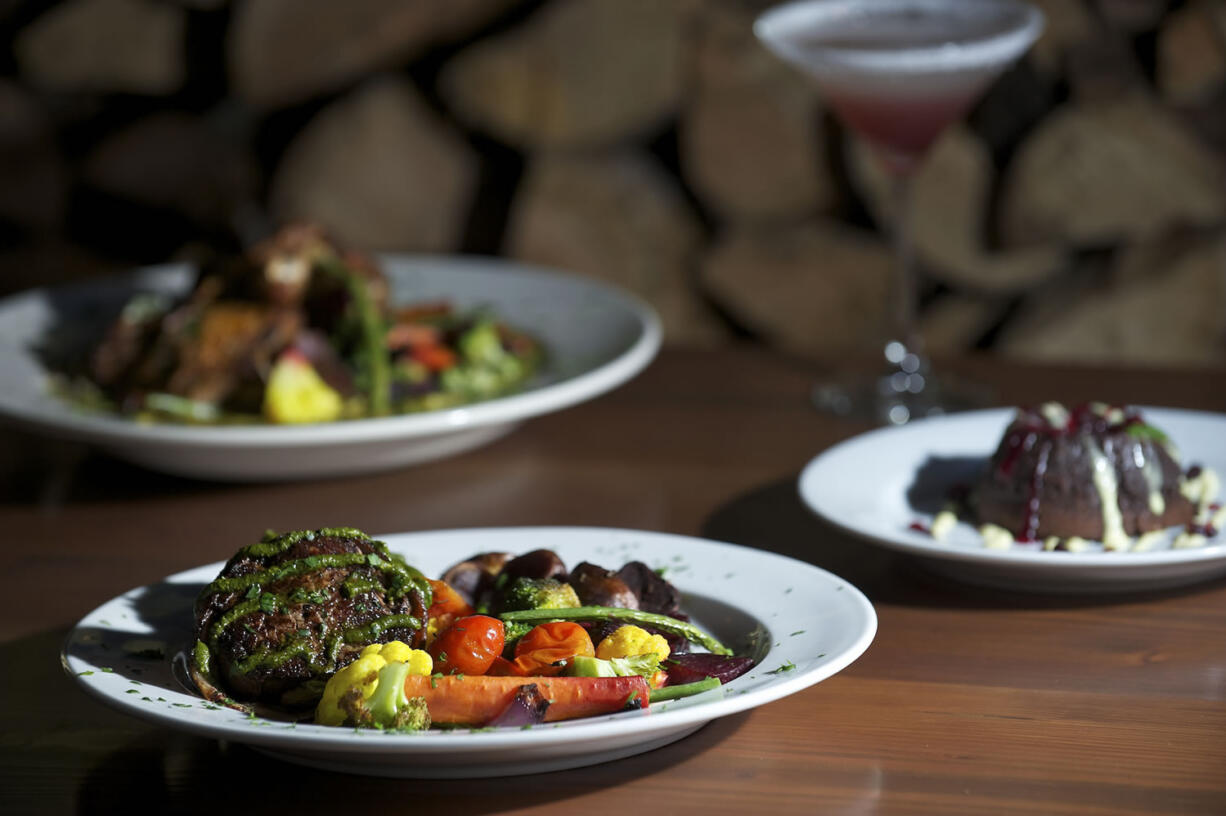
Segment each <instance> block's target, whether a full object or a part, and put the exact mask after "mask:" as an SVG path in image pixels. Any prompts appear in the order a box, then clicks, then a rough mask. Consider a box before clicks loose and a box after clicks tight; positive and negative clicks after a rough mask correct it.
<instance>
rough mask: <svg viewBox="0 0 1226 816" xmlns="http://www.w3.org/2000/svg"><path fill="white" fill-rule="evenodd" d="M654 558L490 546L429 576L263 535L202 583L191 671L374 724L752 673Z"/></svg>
mask: <svg viewBox="0 0 1226 816" xmlns="http://www.w3.org/2000/svg"><path fill="white" fill-rule="evenodd" d="M680 601H681V596H680V593H679V592H678V591H677V589H676V588H675V587H674V586H673V585H672V584H670V583H669V582H668V581H666V580H665V579H664V578H663V577H662V576H660V575H659V574H657V573H656V572H655V571H653V570H651V569H650V568H649V567H647V565H645V564H643V563H642V562H638V561H633V562H630V563H628V564H625V565H624V566H622V567H621V568H620V569H619V570H618V571H616V572H612V571H609V570H606V569H604V568H602V567H599V566H597V565H595V564H590V563H586V562H585V563H582V564H578V565H576V566H575V567H574V568H573V569H569V570H568V569H567V567H566V565H565V564H564V563H563V562H562V560H561V559H560V558H559V557H558V556H557V555H556V554H555V553H553V552H551V551H548V550H535V551H533V552H529V553H525V554H523V555H519V556H514V557H513V556H512V555H510V554H509V553H501V552H499V553H482V554H479V555H474V556H473V557H472V558H469V559H466V560H465V561H463V562H461V563H458V564H456V565H455V566H453V567H451V568H450V569H448V570H447V571H446V572H445V573H444V574H443V575H442V577H441V578H440V579H438V580H434V579H426V578H424V577H423V576H422V575H421V573H419V572H417V571H416V570H414V569H413V568H412V567H410V566H408V565H407V564H405V562H404V560H403V559H402V558H401V557H400V556H399V555H397V554H395V553H392V552H391V551H389V550H388V548H387V546H386V545H384V544H383V543H382V542H378V541H374V540H372V539H370V538H369V537H367V536H366V535H364V534H363V533H361V532H359V531H357V530H353V529H348V528H334V529H324V530H316V531H301V532H294V533H287V534H283V535H274V534H271V533H270V534H268V535H266V536H265V537H264V538H263V539H262V540H261V541H260V542H259V543H257V544H254V545H251V546H249V547H245V548H243V549H242V550H240V551H239V552H238V553H237V554H236V555H235V556H234V557H233V558H232V559H231V560H230V561H229V562H228V563H227V564H226V566H225V568H224V569H223V570H222V572H221V575H220V576H218V578H217V579H216V580H214V581H213V582H212V583H211V584H209V585H208V586H207V587H205V589H204V590H203V591H202V592H201V594H200V597H199V599H198V600H197V603H196V633H197V644H196V648H195V654H194V659H193V661H192V667H191V668H192V677H193V679H194V680H195V682H196V684H197V686H198V687H199V689H200V690H201V692H202V693H203V694H204V695H205V696H206V697H208V698H209V699H211V700H213V701H215V702H221V703H225V704H228V705H234V706H239V707H241V706H243V705H244V703H245V702H253V701H265V702H272V703H275V704H277V705H279V706H281V707H283V708H285V709H287V710H289V711H291V712H292V711H310V710H311V709H312V708H313V709H314V715H315V721H316V722H317V723H320V724H323V725H345V726H352V727H369V728H378V729H385V730H386V729H398V730H420V729H423V728H428V727H430V726H431V725H439V726H470V727H495V726H518V727H524V726H530V725H533V724H535V723H540V722H550V721H555V720H564V719H573V718H577V717H588V716H594V715H597V714H610V713H616V712H619V711H624V710H632V709H640V708H647V707H648V706H649V705H650V704H651V703H653V702H658V701H660V700H665V699H673V698H677V697H683V696H686V695H689V694H694V693H698V692H700V691H705V690H708V689H711V688H716V687H718V686H719V685H720V684H721V683H724V682H727V681H729V680H731V679H733V678H735V677H738V676H740V675H741V674H743V673H744V672H746V671H748V670H749V669H750V668H751V667H752V665H753V659H752V658H749V657H737V656H735V655H733V654H732V653H731V652H730V650H728V649H727V648H726V647H725V646H724V645H723V644H721V643H720V642H719V641H718V640H716V639H715V638H714V637H712V636H711V635H710V634H708V633H706V632H704V631H702V630H701V629H699V628H698V627H696V626H694V625H693V624H692V623H690V622H689V621H688V619H687V617H686V615H685V613H684V612H682V610H681V608H680Z"/></svg>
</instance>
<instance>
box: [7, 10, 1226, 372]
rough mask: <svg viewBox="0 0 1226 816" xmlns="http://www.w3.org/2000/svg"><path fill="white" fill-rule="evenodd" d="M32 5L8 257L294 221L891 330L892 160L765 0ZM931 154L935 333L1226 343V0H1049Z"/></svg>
mask: <svg viewBox="0 0 1226 816" xmlns="http://www.w3.org/2000/svg"><path fill="white" fill-rule="evenodd" d="M7 5H8V11H7V12H6V13H7V20H6V21H5V25H3V26H0V32H3V36H6V37H8V38H9V43H8V44H9V46H10V53H11V59H10V60H9V64H8V67H7V69H6V71H5V73H6V76H0V108H2V109H3V110H4V116H2V117H0V145H2V147H0V162H2V163H3V166H4V167H5V171H6V181H7V183H6V184H5V185H0V232H3V233H4V234H6V235H7V236H8V237H10V238H12V240H11V241H8V242H6V245H3V246H0V285H3V287H4V289H5V290H12V289H15V288H19V287H21V286H25V285H33V284H37V283H43V282H54V281H58V280H63V279H67V278H70V277H75V276H77V275H78V274H81V273H82V271H85V270H88V271H97V270H110V269H116V268H120V267H122V266H125V265H129V264H132V263H140V262H149V261H155V260H162V259H165V258H167V257H172V256H179V257H192V256H193V255H194V253H196V251H197V250H198V248H199V247H201V246H206V245H207V246H212V247H217V246H219V245H225V244H227V243H233V244H235V245H237V244H239V243H241V242H243V241H245V240H248V239H250V238H252V237H255V236H258V235H259V234H260V233H261V232H262V231H263V230H265V229H267V228H268V226H269V225H270V224H273V223H276V222H278V221H284V220H289V219H301V218H305V219H312V220H316V221H320V222H322V223H323V224H324V225H325V226H327V227H328V228H329V229H330V230H331V231H332V232H333V233H335V234H336V236H337V237H338V238H340V239H341V240H343V241H346V242H350V243H353V244H355V245H361V246H364V247H370V248H374V249H381V250H388V251H427V252H476V253H483V254H497V255H503V256H506V257H508V258H512V259H517V260H524V261H530V262H533V263H538V264H545V265H549V266H554V267H558V268H561V269H565V270H569V271H571V272H574V273H576V274H582V275H589V276H594V277H599V278H602V279H605V280H608V281H611V282H613V283H616V284H618V285H620V286H623V287H626V288H627V289H630V290H632V291H634V292H636V293H638V294H640V295H641V296H643V297H644V298H646V299H647V300H649V301H650V302H652V303H653V304H654V305H655V306H656V308H657V309H659V311H660V312H661V314H662V316H663V317H664V320H665V324H666V333H667V338H668V340H669V342H673V343H684V344H705V345H712V344H719V343H727V342H732V341H733V340H734V339H737V340H741V339H744V338H746V337H748V338H752V339H754V340H757V341H759V342H762V343H768V344H771V345H774V346H776V347H779V348H783V349H786V350H788V351H791V352H797V353H801V354H808V355H814V356H818V357H833V356H840V355H844V354H847V353H852V352H856V351H859V350H864V349H867V348H870V347H872V346H873V345H874V344H875V343H876V342H877V341H878V340H879V338H880V336H881V331H882V324H883V322H884V320H885V318H886V315H887V308H888V302H889V293H890V287H891V285H892V284H891V252H890V246H889V239H888V236H889V235H890V233H891V230H892V225H893V220H894V217H895V213H894V206H893V201H892V198H891V196H890V194H889V183H888V179H887V178H886V176H885V175H884V173H883V172H882V170H881V168H880V167H879V166H878V164H877V162H876V160H875V158H874V156H873V154H872V152H871V150H869V149H867V148H866V147H865V146H864V145H862V144H860V143H859V142H858V141H857V140H856V139H855V138H854V137H853V136H851V135H850V134H848V133H847V132H845V131H844V130H842V129H841V128H840V126H839V125H838V123H837V122H836V121H834V120H833V119H832V117H831V116H830V115H829V114H828V112H826V111H825V110H824V109H823V106H822V102H821V99H820V96H819V95H818V94H817V92H816V91H815V90H814V89H813V88H812V87H811V86H810V85H809V84H808V82H807V81H806V80H805V79H803V78H802V77H801V76H799V75H797V74H796V73H795V72H794V71H792V70H791V69H790V68H788V67H787V66H785V65H783V64H782V63H780V62H779V61H777V60H776V59H775V58H773V57H772V56H770V55H769V54H768V53H767V52H766V51H765V50H764V49H763V48H761V47H760V46H759V45H758V44H757V42H756V41H755V40H754V38H753V36H752V33H751V30H750V26H751V22H752V20H753V17H754V16H755V14H756V13H757V12H759V11H761V9H762V8H763V7H765V5H767V4H766V3H764V2H758V1H757V0H449V2H446V3H443V2H438V0H360V1H359V0H354V2H346V3H337V2H333V0H66V2H60V3H47V2H25V3H22V2H17V3H10V4H7ZM1038 5H1040V6H1041V7H1042V8H1043V10H1044V11H1045V13H1046V15H1047V28H1046V30H1045V32H1044V34H1043V37H1042V39H1041V40H1040V41H1039V42H1038V43H1037V44H1036V47H1035V48H1034V49H1033V51H1032V52H1031V53H1030V54H1029V55H1028V56H1027V58H1026V59H1025V60H1023V61H1022V62H1021V63H1020V64H1019V65H1018V66H1016V67H1015V68H1014V69H1012V70H1011V71H1009V72H1008V73H1007V74H1006V75H1005V76H1003V77H1002V78H1001V80H1000V81H999V82H998V83H997V84H996V85H995V86H994V87H993V88H992V90H991V91H990V93H989V94H988V95H987V96H986V98H985V99H984V100H983V101H982V102H981V103H980V104H979V105H978V106H977V107H976V108H975V109H974V110H973V111H972V113H971V115H970V116H969V117H968V119H967V120H966V121H965V122H963V123H960V124H959V125H957V126H956V127H953V128H952V129H950V131H949V132H948V133H947V134H946V135H945V136H944V137H943V138H942V140H941V141H940V142H939V144H938V145H937V146H936V148H935V149H934V151H933V153H932V155H931V156H930V157H929V160H928V162H927V163H926V164H925V166H924V167H923V169H922V171H921V172H920V175H919V178H918V179H917V184H916V189H915V197H914V215H915V238H916V254H917V258H918V261H919V264H920V266H921V278H920V280H921V284H922V290H921V296H922V297H921V321H922V329H923V333H924V337H925V339H926V342H927V343H928V345H929V347H930V348H931V349H932V350H933V351H934V352H935V353H938V354H941V353H959V352H964V351H970V350H987V351H991V352H996V353H1000V354H1006V355H1011V356H1015V357H1020V358H1029V359H1057V360H1068V361H1078V360H1081V361H1084V360H1093V361H1120V362H1127V363H1141V364H1166V363H1170V364H1188V365H1200V364H1221V363H1223V362H1226V113H1224V112H1226V3H1224V2H1222V0H1181V1H1180V2H1164V0H1041V1H1039V2H1038Z"/></svg>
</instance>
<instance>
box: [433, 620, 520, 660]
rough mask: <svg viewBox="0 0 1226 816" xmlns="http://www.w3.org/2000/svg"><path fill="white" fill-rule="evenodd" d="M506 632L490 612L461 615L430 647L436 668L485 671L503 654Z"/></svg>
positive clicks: (500, 622)
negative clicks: (486, 613) (463, 616)
mask: <svg viewBox="0 0 1226 816" xmlns="http://www.w3.org/2000/svg"><path fill="white" fill-rule="evenodd" d="M505 641H506V632H505V630H504V629H503V625H502V621H500V620H498V619H497V618H491V617H489V616H488V615H469V616H468V617H466V618H459V619H458V620H456V622H455V623H453V624H451V626H450V627H448V628H447V629H446V630H444V631H443V632H442V633H440V634H439V636H438V637H437V638H435V640H434V643H433V644H432V645H431V646H430V656H431V657H433V658H434V668H435V670H436V671H440V672H442V673H443V674H474V675H475V674H485V673H486V671H488V670H489V667H490V664H491V663H493V662H494V658H495V657H497V656H498V655H500V654H501V653H502V646H503V644H504V642H505Z"/></svg>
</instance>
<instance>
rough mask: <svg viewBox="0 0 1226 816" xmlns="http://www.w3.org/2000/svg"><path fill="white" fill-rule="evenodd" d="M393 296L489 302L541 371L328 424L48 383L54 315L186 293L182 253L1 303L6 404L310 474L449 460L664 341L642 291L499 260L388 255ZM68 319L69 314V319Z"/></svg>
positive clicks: (585, 390)
mask: <svg viewBox="0 0 1226 816" xmlns="http://www.w3.org/2000/svg"><path fill="white" fill-rule="evenodd" d="M382 262H383V267H384V271H385V272H386V273H387V276H388V279H389V280H390V282H391V285H392V299H393V302H395V303H408V302H413V301H423V300H424V301H429V300H448V301H450V302H451V303H453V304H455V305H456V306H457V307H459V308H461V309H464V308H472V307H481V306H488V307H489V308H490V309H492V310H493V312H494V313H495V314H496V315H498V316H499V317H500V318H501V319H503V320H506V321H507V322H508V323H510V324H511V325H514V326H517V327H521V328H523V329H525V330H527V331H529V332H531V333H532V334H533V335H534V336H535V337H537V338H538V339H539V340H540V341H541V342H542V343H543V344H544V346H545V350H546V354H547V359H546V361H545V364H544V365H543V367H542V369H541V371H540V372H539V374H538V375H537V376H536V377H535V378H534V379H533V380H532V381H531V382H529V383H528V384H527V385H526V386H525V388H524V389H523V390H522V391H520V392H518V393H515V394H512V395H509V396H505V397H500V398H498V399H493V400H489V401H486V402H480V403H474V404H471V405H465V406H462V407H458V408H454V409H449V410H444V411H431V412H428V413H419V414H406V415H402V416H395V417H387V418H380V419H362V420H355V421H351V422H331V423H326V424H319V425H303V426H278V425H258V426H257V425H252V426H243V427H195V426H183V425H172V424H158V425H149V424H140V423H136V422H132V421H130V420H127V419H124V418H122V417H118V416H105V415H99V414H90V413H85V412H81V411H79V410H76V409H75V408H74V407H73V406H71V405H69V404H68V403H66V402H65V401H63V400H60V399H58V398H56V397H55V396H54V395H52V394H50V393H49V392H48V388H47V372H46V371H45V370H44V368H43V364H42V362H41V359H40V356H39V354H38V353H37V346H38V345H39V344H40V343H44V342H46V338H47V336H48V334H47V333H48V331H49V330H51V329H52V328H53V327H60V326H65V325H69V326H72V327H74V329H75V330H77V331H81V332H84V331H88V330H89V328H90V325H91V324H94V326H95V329H96V328H98V327H97V325H96V324H98V323H99V319H98V318H99V316H106V315H110V314H115V313H117V312H118V309H119V308H120V307H121V306H122V304H123V303H124V302H126V300H127V299H128V297H130V296H131V294H132V293H133V292H135V291H141V290H144V291H158V292H164V293H168V294H179V293H182V292H184V291H185V290H186V289H187V287H188V286H190V282H191V279H192V275H191V272H190V270H189V269H188V268H187V267H184V266H166V267H155V268H151V269H145V270H140V271H138V272H135V273H133V274H132V275H129V276H126V277H124V278H118V279H109V280H106V281H100V282H95V283H89V284H81V285H76V286H70V287H64V288H59V289H41V290H35V291H31V292H25V293H22V294H20V295H16V296H13V297H10V298H7V299H5V300H4V301H2V302H0V416H7V417H8V418H10V419H13V420H16V421H18V422H20V423H23V424H25V425H27V426H29V427H31V428H33V429H36V430H39V431H42V432H45V433H48V434H53V435H57V436H62V437H67V438H71V439H76V440H80V441H84V442H89V443H93V444H95V445H97V446H99V447H102V448H104V449H106V450H108V451H110V452H111V453H113V454H115V455H116V456H119V457H121V458H124V459H128V460H130V461H133V462H136V463H138V464H141V465H145V466H147V467H150V468H153V469H155V470H161V471H163V472H167V473H174V474H179V475H184V476H194V477H200V478H210V479H223V480H235V481H258V480H273V479H305V478H317V477H321V476H336V475H344V474H352V473H360V472H370V471H377V470H383V469H388V468H393V467H399V466H403V465H409V464H415V463H419V462H425V461H430V460H433V459H439V458H442V457H444V456H450V455H452V454H456V453H460V452H462V451H465V450H469V449H471V448H474V447H476V446H478V445H482V444H484V443H486V442H489V441H492V440H494V439H497V438H498V437H500V436H502V435H503V434H505V433H507V432H508V431H510V430H511V429H512V428H514V426H515V424H516V423H518V422H520V421H522V420H525V419H528V418H530V417H534V416H538V415H540V414H544V413H548V412H550V411H557V410H559V409H562V408H566V407H568V406H571V405H574V404H576V403H579V402H582V401H584V400H588V399H591V398H593V397H595V396H597V395H599V394H602V393H604V392H606V391H608V390H610V389H612V388H615V387H616V386H618V385H620V384H622V383H624V382H625V381H627V380H629V379H630V378H631V377H633V376H635V375H636V374H638V373H639V372H640V371H641V370H642V369H643V368H644V367H646V366H647V364H648V363H650V362H651V360H652V358H653V357H655V354H656V352H657V351H658V350H659V347H660V337H661V330H660V321H659V318H658V317H657V315H656V314H655V312H654V311H653V310H652V309H651V307H649V306H647V305H646V304H645V303H643V302H642V301H640V300H639V299H638V298H636V297H634V296H632V295H629V294H627V293H625V292H623V291H621V290H618V289H616V288H614V287H612V286H609V285H607V284H604V283H601V282H599V281H595V280H590V279H585V278H579V277H572V276H567V275H563V274H560V273H556V272H550V271H546V270H542V269H536V268H532V267H527V266H522V265H518V264H511V263H508V262H504V261H499V260H494V259H481V258H455V257H441V256H407V255H400V256H387V257H384V258H383V259H382ZM65 318H66V319H67V322H65Z"/></svg>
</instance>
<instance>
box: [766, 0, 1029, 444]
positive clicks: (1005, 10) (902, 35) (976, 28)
mask: <svg viewBox="0 0 1226 816" xmlns="http://www.w3.org/2000/svg"><path fill="white" fill-rule="evenodd" d="M1042 26H1043V16H1042V14H1040V13H1039V11H1038V10H1037V9H1035V8H1034V7H1032V6H1029V5H1027V4H1026V3H1024V2H1020V1H1019V0H798V2H791V3H786V4H784V5H782V6H778V7H776V8H773V9H771V10H769V11H767V12H765V13H764V14H763V15H762V16H761V17H759V18H758V20H757V22H756V23H755V25H754V32H755V33H756V34H757V36H758V38H759V39H760V40H761V41H762V42H763V43H764V44H765V45H766V46H767V47H768V48H770V49H771V50H772V51H773V52H774V53H776V54H778V55H779V56H780V57H782V58H783V59H785V60H786V61H788V62H789V63H791V64H792V65H794V66H796V67H797V68H799V69H801V70H802V71H804V72H805V73H807V74H808V75H809V76H811V77H812V78H813V79H814V80H815V81H816V83H817V86H818V88H819V90H820V91H821V93H822V96H823V98H824V99H825V100H826V102H827V104H828V105H829V106H830V108H831V109H832V110H833V111H834V112H835V114H836V115H837V116H838V117H839V119H840V120H841V121H842V122H843V123H844V124H845V125H846V126H847V127H849V128H851V129H852V130H854V131H856V132H857V133H859V134H860V136H861V137H863V138H864V139H865V140H866V141H867V142H868V143H869V144H871V145H873V147H874V148H876V150H877V151H878V153H879V154H880V155H881V157H882V159H883V160H884V161H885V163H886V166H887V167H888V168H890V169H891V170H892V171H893V175H894V179H895V188H896V195H897V197H898V202H897V205H898V206H897V207H896V208H895V213H896V220H895V225H894V226H895V236H894V241H895V250H896V254H897V256H898V263H897V264H896V266H897V280H896V286H895V295H896V303H895V309H894V312H895V324H896V325H895V327H894V333H893V337H891V338H890V339H889V341H888V342H886V343H885V344H884V347H883V352H884V356H885V358H886V362H887V365H888V369H887V371H886V372H885V374H884V375H881V376H875V377H874V379H873V381H872V382H871V383H869V384H868V387H867V388H859V389H856V388H852V387H845V386H836V387H833V388H825V389H819V390H818V391H817V392H815V393H816V396H817V398H818V402H819V404H823V406H824V407H827V408H830V409H832V410H835V411H837V412H839V413H848V414H855V415H858V416H865V417H874V418H877V419H880V420H882V421H887V422H893V423H902V422H906V421H907V420H908V419H910V418H911V417H913V416H917V415H922V414H930V413H939V412H941V411H943V410H946V409H948V408H950V407H954V404H955V403H956V402H957V400H956V399H954V398H953V397H954V395H953V394H952V393H951V392H950V389H948V388H943V387H941V386H940V384H939V383H938V382H936V381H935V380H934V379H933V377H932V374H931V370H930V366H929V363H928V361H927V360H926V359H925V358H924V356H923V354H922V353H921V350H920V344H919V340H918V337H917V336H916V332H915V282H914V274H913V270H912V268H911V267H912V265H911V261H910V257H911V252H910V238H909V233H908V226H909V223H910V219H909V217H908V211H909V207H908V201H907V199H908V198H909V194H908V192H909V188H910V183H909V182H910V178H911V176H912V174H913V172H914V170H915V168H916V166H917V165H918V164H919V163H920V162H921V161H922V160H923V158H924V156H925V155H926V153H927V151H928V149H929V148H930V147H931V146H932V143H933V142H935V141H936V140H937V138H938V137H939V136H940V135H941V133H942V132H944V130H945V128H946V127H948V126H949V124H950V123H952V122H954V121H956V120H958V119H960V118H961V117H962V116H964V115H965V114H966V112H967V111H968V110H969V109H970V107H971V106H972V105H974V103H975V102H976V101H977V100H978V99H979V98H980V97H981V96H982V95H983V93H984V91H985V90H986V89H987V87H988V85H989V84H991V82H992V81H993V80H994V79H995V78H996V77H997V76H999V75H1000V73H1001V72H1002V71H1003V70H1004V69H1005V68H1006V67H1008V66H1009V65H1010V64H1012V63H1013V62H1014V61H1015V60H1017V59H1018V58H1019V57H1020V56H1021V55H1022V54H1023V53H1024V52H1025V51H1026V49H1027V48H1029V47H1030V45H1031V44H1032V43H1033V42H1034V40H1035V39H1036V38H1037V37H1038V35H1039V32H1040V31H1041V30H1042Z"/></svg>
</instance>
